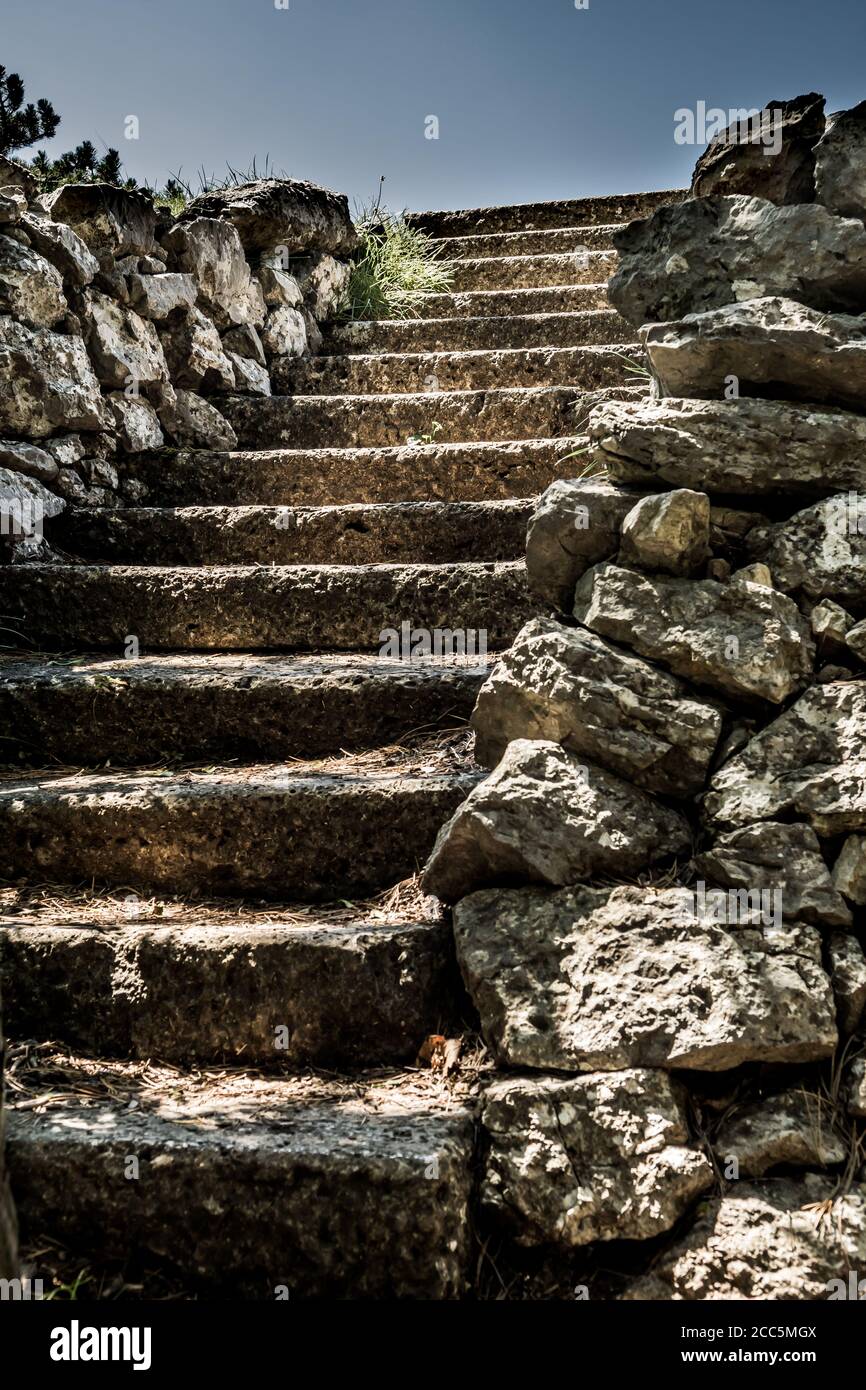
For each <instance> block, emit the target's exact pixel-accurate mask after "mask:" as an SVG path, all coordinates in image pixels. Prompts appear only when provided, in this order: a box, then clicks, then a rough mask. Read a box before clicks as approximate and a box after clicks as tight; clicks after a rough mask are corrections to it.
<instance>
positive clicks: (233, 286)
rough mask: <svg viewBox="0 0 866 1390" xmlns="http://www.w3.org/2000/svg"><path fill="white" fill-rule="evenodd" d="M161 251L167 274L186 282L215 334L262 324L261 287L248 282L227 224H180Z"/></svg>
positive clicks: (206, 220)
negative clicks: (188, 278) (166, 260)
mask: <svg viewBox="0 0 866 1390" xmlns="http://www.w3.org/2000/svg"><path fill="white" fill-rule="evenodd" d="M195 201H198V200H197V199H196V200H195ZM192 206H193V204H190V207H192ZM163 245H164V246H165V248H166V250H167V251H168V253H169V266H170V268H171V269H172V270H175V271H182V272H184V273H187V274H189V275H191V276H192V278H193V280H194V282H195V285H196V287H197V289H198V294H199V299H200V300H201V303H202V305H203V307H204V308H205V309H206V310H207V312H208V314H209V316H210V317H211V318H212V319H213V321H214V323H215V324H216V325H217V327H218V328H231V326H232V325H233V324H238V323H252V324H254V325H255V326H256V327H258V326H260V325H261V324H262V323H263V322H264V317H265V303H264V296H263V295H262V290H261V286H260V284H259V282H258V281H257V280H254V279H253V278H252V275H251V273H250V267H249V265H248V263H247V258H246V256H245V255H244V249H243V247H242V246H241V241H240V237H239V236H238V234H237V232H236V231H235V229H234V227H232V226H231V224H230V223H229V222H224V221H220V220H219V219H218V218H216V217H202V216H196V217H194V218H193V219H192V220H183V221H182V222H180V223H176V224H175V226H174V227H172V229H171V231H169V232H167V233H166V234H165V236H164V237H163Z"/></svg>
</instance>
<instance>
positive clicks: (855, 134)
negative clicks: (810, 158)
mask: <svg viewBox="0 0 866 1390" xmlns="http://www.w3.org/2000/svg"><path fill="white" fill-rule="evenodd" d="M815 197H816V198H817V200H818V202H819V203H823V204H824V206H825V207H828V208H829V209H830V210H831V212H836V213H839V215H840V216H841V217H859V218H860V220H861V221H863V222H866V101H861V102H860V104H859V106H854V107H852V108H851V110H850V111H840V112H838V114H837V115H835V116H834V118H833V121H832V122H831V123H830V124H828V126H827V129H826V130H825V132H824V134H823V135H822V136H821V139H820V140H819V141H818V144H817V145H816V146H815Z"/></svg>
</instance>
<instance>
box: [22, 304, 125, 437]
mask: <svg viewBox="0 0 866 1390" xmlns="http://www.w3.org/2000/svg"><path fill="white" fill-rule="evenodd" d="M110 427H111V413H110V411H109V409H108V406H107V405H106V403H105V401H104V400H103V399H102V395H101V394H100V390H99V383H98V381H97V380H96V377H95V376H94V373H93V368H92V367H91V365H90V361H89V359H88V356H87V350H86V348H85V346H84V343H83V342H82V340H81V339H80V338H73V337H69V336H67V335H65V334H62V333H53V332H51V330H50V329H47V328H41V329H30V328H27V327H26V325H25V324H23V323H16V322H15V321H14V320H13V319H10V318H0V429H4V430H9V431H11V433H13V434H22V435H27V436H30V437H33V438H37V439H38V438H41V437H42V436H44V435H49V434H54V433H55V432H56V431H57V430H102V429H109V428H110Z"/></svg>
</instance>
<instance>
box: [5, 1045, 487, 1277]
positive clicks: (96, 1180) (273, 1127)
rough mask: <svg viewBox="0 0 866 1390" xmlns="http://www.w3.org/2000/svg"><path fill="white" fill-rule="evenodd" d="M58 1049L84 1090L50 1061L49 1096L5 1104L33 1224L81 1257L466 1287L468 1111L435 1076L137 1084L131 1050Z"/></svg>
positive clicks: (161, 1077) (25, 1222)
mask: <svg viewBox="0 0 866 1390" xmlns="http://www.w3.org/2000/svg"><path fill="white" fill-rule="evenodd" d="M59 1061H60V1062H61V1063H62V1064H63V1065H64V1067H65V1068H66V1069H67V1074H68V1075H69V1076H71V1077H75V1078H82V1079H83V1078H84V1077H87V1078H88V1079H89V1080H90V1082H91V1084H90V1087H89V1090H90V1095H89V1096H88V1097H87V1101H86V1103H82V1100H81V1092H80V1088H77V1087H76V1086H75V1085H74V1084H73V1085H71V1086H70V1087H69V1089H68V1090H67V1089H66V1088H64V1086H63V1084H62V1082H61V1083H60V1084H59V1085H58V1083H57V1077H56V1075H54V1076H52V1077H51V1080H50V1081H48V1082H38V1083H37V1084H38V1085H39V1088H40V1090H43V1091H44V1090H46V1089H48V1090H50V1091H51V1092H52V1093H53V1094H54V1095H56V1097H57V1099H56V1101H55V1102H54V1103H53V1104H52V1103H48V1104H47V1105H44V1106H42V1107H40V1109H39V1111H35V1110H33V1109H32V1108H31V1109H18V1110H12V1111H11V1113H10V1117H9V1118H10V1123H9V1140H10V1142H9V1163H10V1167H11V1176H12V1186H13V1190H14V1192H15V1196H16V1200H17V1204H18V1211H19V1216H20V1220H21V1226H22V1234H23V1236H24V1239H25V1241H35V1240H36V1239H37V1238H39V1239H41V1238H42V1237H44V1236H45V1235H46V1234H48V1235H50V1236H52V1237H54V1238H55V1239H57V1240H60V1241H61V1242H62V1243H63V1244H64V1245H65V1246H66V1247H67V1248H72V1249H75V1250H76V1251H77V1252H78V1253H80V1254H81V1256H83V1257H84V1258H83V1261H82V1262H83V1264H84V1265H89V1264H91V1263H95V1262H98V1261H99V1260H101V1259H105V1258H114V1257H119V1258H121V1259H124V1260H126V1259H128V1258H129V1255H130V1253H131V1252H134V1251H136V1252H145V1254H147V1255H148V1256H149V1257H151V1259H150V1261H149V1262H150V1263H152V1257H156V1259H158V1260H166V1261H167V1262H169V1263H170V1265H171V1266H173V1267H174V1269H176V1270H180V1271H181V1272H182V1273H185V1274H186V1275H187V1276H189V1277H190V1278H194V1279H196V1280H200V1281H202V1283H206V1284H208V1285H211V1286H216V1287H217V1288H222V1289H225V1290H226V1292H231V1293H233V1294H234V1293H239V1294H243V1295H245V1296H248V1297H252V1298H260V1299H265V1300H267V1299H270V1300H273V1299H274V1298H275V1297H284V1298H285V1297H288V1298H291V1299H296V1298H298V1299H302V1298H312V1297H324V1298H339V1299H345V1298H358V1299H361V1298H376V1299H388V1298H409V1299H435V1300H441V1299H450V1298H455V1297H459V1296H460V1295H461V1294H462V1293H463V1291H464V1288H465V1284H466V1279H467V1266H468V1259H469V1197H470V1190H471V1184H472V1155H473V1121H472V1116H471V1113H470V1111H469V1110H468V1109H467V1108H466V1107H465V1106H464V1105H463V1104H461V1103H460V1101H459V1100H457V1101H456V1100H455V1099H454V1098H453V1097H452V1096H451V1095H450V1094H449V1093H448V1092H445V1091H444V1089H443V1090H439V1091H437V1089H436V1087H435V1083H434V1082H433V1081H432V1080H428V1079H427V1078H425V1077H424V1076H422V1075H420V1074H419V1073H417V1072H408V1073H406V1074H405V1075H403V1076H401V1075H399V1074H397V1075H393V1076H388V1077H386V1078H384V1079H380V1080H376V1079H370V1080H366V1079H365V1078H363V1077H361V1078H357V1079H355V1078H351V1079H349V1080H348V1084H347V1082H346V1081H342V1082H341V1081H340V1080H339V1079H337V1080H333V1081H330V1080H329V1081H325V1080H323V1079H321V1078H318V1077H316V1078H311V1077H304V1078H298V1079H297V1080H295V1079H292V1078H280V1079H277V1078H272V1079H265V1078H262V1077H258V1076H256V1075H255V1074H253V1075H247V1074H245V1073H241V1074H239V1075H234V1076H233V1075H228V1076H226V1075H223V1076H222V1077H220V1076H219V1075H218V1074H214V1075H210V1074H205V1075H204V1076H202V1074H201V1073H196V1074H195V1075H194V1076H191V1077H186V1076H184V1075H183V1074H182V1073H180V1074H179V1073H178V1072H176V1071H174V1070H172V1071H165V1070H160V1069H159V1068H157V1067H155V1066H151V1067H149V1068H148V1074H147V1084H146V1085H145V1084H144V1079H143V1078H142V1077H141V1076H140V1072H141V1066H140V1064H135V1065H134V1066H130V1065H128V1064H127V1066H126V1068H125V1069H124V1064H122V1063H114V1064H113V1065H112V1064H111V1063H103V1064H101V1065H95V1064H93V1063H91V1062H89V1060H88V1059H87V1058H78V1057H68V1056H67V1055H66V1054H60V1058H59ZM203 1082H204V1083H206V1084H203ZM20 1099H21V1096H20V1093H19V1100H20ZM27 1099H30V1097H29V1096H28V1097H27ZM132 1101H135V1103H136V1104H135V1108H130V1103H131V1102H132ZM130 1156H134V1157H135V1158H136V1159H137V1162H138V1168H137V1172H136V1173H135V1174H134V1176H135V1177H137V1181H133V1180H131V1170H130V1164H129V1159H130Z"/></svg>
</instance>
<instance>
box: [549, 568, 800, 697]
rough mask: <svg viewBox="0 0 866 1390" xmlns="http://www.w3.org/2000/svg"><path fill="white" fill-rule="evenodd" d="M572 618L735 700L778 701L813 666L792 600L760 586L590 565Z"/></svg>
mask: <svg viewBox="0 0 866 1390" xmlns="http://www.w3.org/2000/svg"><path fill="white" fill-rule="evenodd" d="M574 615H575V617H576V618H577V619H578V620H579V621H580V622H581V623H583V624H584V626H585V627H588V628H589V629H590V630H591V631H592V632H597V633H598V634H599V636H601V637H607V638H610V639H611V640H612V641H614V642H622V643H623V644H624V645H625V646H628V647H632V648H633V649H634V650H635V651H636V652H637V653H638V655H639V656H643V657H646V658H647V659H648V660H650V661H657V662H659V663H660V665H662V666H666V667H668V668H669V669H670V670H671V671H673V672H674V674H675V675H678V676H682V677H684V678H686V679H688V680H692V681H694V682H696V684H698V685H700V686H706V687H709V688H710V689H713V690H716V691H719V692H721V693H722V694H725V695H731V696H733V697H734V698H736V699H741V700H748V699H762V700H769V701H770V702H771V703H773V704H780V703H781V702H782V701H783V700H786V699H787V698H788V696H789V695H791V694H793V693H794V691H796V690H797V689H798V687H799V686H801V685H802V684H803V682H804V680H805V678H806V677H807V676H809V675H810V674H811V671H812V660H813V657H814V653H815V648H814V643H813V642H812V638H811V636H810V634H809V629H808V625H807V624H806V622H805V620H804V619H803V618H802V616H801V615H800V613H799V611H798V609H797V606H796V604H795V603H794V602H793V601H792V600H791V599H790V598H787V597H786V596H785V595H784V594H779V593H776V591H775V590H774V589H767V588H766V587H765V586H763V585H760V584H750V583H744V582H737V581H736V580H731V581H730V582H729V583H728V584H719V583H718V582H717V581H716V580H714V579H704V580H700V581H695V582H693V581H690V580H687V579H667V578H663V577H662V578H659V577H655V576H650V575H644V574H638V573H637V572H636V571H634V570H628V569H623V568H621V567H619V566H617V565H611V564H606V565H596V566H595V568H594V569H592V570H590V571H589V572H588V573H587V574H586V575H584V577H583V579H581V581H580V583H579V584H578V586H577V590H576V593H575V605H574Z"/></svg>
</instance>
